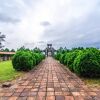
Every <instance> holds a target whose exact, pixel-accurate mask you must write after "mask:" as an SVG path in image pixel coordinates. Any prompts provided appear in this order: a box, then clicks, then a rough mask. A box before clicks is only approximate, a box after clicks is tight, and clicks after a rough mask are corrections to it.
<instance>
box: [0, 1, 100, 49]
mask: <svg viewBox="0 0 100 100" xmlns="http://www.w3.org/2000/svg"><path fill="white" fill-rule="evenodd" d="M0 31H1V32H2V34H5V35H6V42H5V47H8V48H19V47H20V46H23V45H25V46H26V47H30V48H33V47H35V46H39V47H41V48H44V47H45V46H46V44H47V43H52V44H53V46H54V47H55V48H57V47H60V46H62V47H65V46H66V47H67V48H71V47H77V46H84V47H88V46H94V47H100V0H0Z"/></svg>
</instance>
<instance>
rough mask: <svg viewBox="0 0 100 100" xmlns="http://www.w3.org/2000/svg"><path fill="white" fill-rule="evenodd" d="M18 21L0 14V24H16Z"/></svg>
mask: <svg viewBox="0 0 100 100" xmlns="http://www.w3.org/2000/svg"><path fill="white" fill-rule="evenodd" d="M19 21H20V20H19V19H16V18H13V17H10V16H7V15H5V14H0V22H4V23H18V22H19Z"/></svg>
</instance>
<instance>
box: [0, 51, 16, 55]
mask: <svg viewBox="0 0 100 100" xmlns="http://www.w3.org/2000/svg"><path fill="white" fill-rule="evenodd" d="M0 54H7V55H11V54H15V52H2V51H0Z"/></svg>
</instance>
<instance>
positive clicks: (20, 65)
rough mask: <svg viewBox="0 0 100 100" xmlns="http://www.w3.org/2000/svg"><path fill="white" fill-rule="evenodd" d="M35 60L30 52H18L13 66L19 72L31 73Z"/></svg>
mask: <svg viewBox="0 0 100 100" xmlns="http://www.w3.org/2000/svg"><path fill="white" fill-rule="evenodd" d="M34 63H35V60H33V57H32V55H31V53H30V52H25V51H18V52H17V53H16V54H15V55H14V57H13V59H12V64H13V67H14V69H16V70H17V71H29V70H31V69H32V68H33V65H34Z"/></svg>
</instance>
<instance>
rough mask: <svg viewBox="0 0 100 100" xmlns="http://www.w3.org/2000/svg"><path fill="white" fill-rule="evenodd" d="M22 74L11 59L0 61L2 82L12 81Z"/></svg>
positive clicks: (0, 80)
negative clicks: (15, 68) (14, 67)
mask: <svg viewBox="0 0 100 100" xmlns="http://www.w3.org/2000/svg"><path fill="white" fill-rule="evenodd" d="M22 74H23V73H22V72H17V71H15V70H14V69H13V66H12V63H11V61H3V62H0V82H5V81H11V80H13V79H15V78H17V77H19V76H21V75H22Z"/></svg>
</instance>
